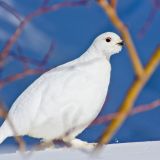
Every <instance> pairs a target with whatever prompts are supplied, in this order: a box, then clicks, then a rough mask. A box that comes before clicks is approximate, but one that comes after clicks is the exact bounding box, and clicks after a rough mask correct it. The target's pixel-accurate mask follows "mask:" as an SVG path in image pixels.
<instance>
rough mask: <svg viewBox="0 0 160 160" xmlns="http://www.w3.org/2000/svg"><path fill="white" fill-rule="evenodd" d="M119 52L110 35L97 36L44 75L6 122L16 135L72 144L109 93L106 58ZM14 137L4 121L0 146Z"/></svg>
mask: <svg viewBox="0 0 160 160" xmlns="http://www.w3.org/2000/svg"><path fill="white" fill-rule="evenodd" d="M121 48H122V40H121V39H120V37H119V36H118V35H116V34H115V33H112V32H107V33H103V34H101V35H100V36H98V37H97V38H96V39H95V40H94V42H93V44H92V45H91V46H90V47H89V49H88V50H87V51H86V52H85V53H84V54H83V55H82V56H80V57H79V58H77V59H75V60H73V61H71V62H68V63H66V64H63V65H60V66H58V67H56V68H53V69H51V70H50V71H48V72H46V73H44V74H43V75H42V76H40V77H39V78H38V79H37V80H36V81H34V82H33V83H32V84H31V85H30V86H29V87H28V88H27V89H26V90H25V91H24V92H23V93H22V94H21V95H20V96H19V97H18V98H17V100H16V101H15V102H14V104H13V105H12V107H11V109H10V111H9V114H8V116H9V119H10V120H11V121H12V123H13V125H14V127H15V129H16V131H17V133H18V135H21V136H23V135H29V136H31V137H36V138H42V139H44V140H46V141H50V140H54V139H62V140H64V141H67V142H71V141H72V142H76V143H77V142H79V141H75V137H76V136H77V135H78V134H79V133H81V132H82V131H83V130H84V129H85V128H86V127H87V126H88V125H89V124H90V123H91V122H92V121H93V120H94V119H95V118H96V116H97V115H98V113H99V112H100V110H101V108H102V106H103V103H104V101H105V97H106V94H107V90H108V85H109V81H110V71H111V66H110V62H109V58H110V56H111V55H112V54H115V53H118V52H119V51H120V50H121ZM10 136H14V134H13V131H12V129H11V128H10V125H9V124H8V122H7V121H5V122H4V123H3V125H2V126H1V128H0V143H2V142H3V141H4V139H6V138H7V137H10Z"/></svg>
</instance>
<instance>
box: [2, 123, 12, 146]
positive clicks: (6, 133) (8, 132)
mask: <svg viewBox="0 0 160 160" xmlns="http://www.w3.org/2000/svg"><path fill="white" fill-rule="evenodd" d="M12 135H13V131H12V129H11V127H10V125H9V124H8V123H7V121H4V123H3V124H2V126H1V127H0V144H1V143H2V142H3V141H4V140H5V139H6V138H7V137H10V136H12Z"/></svg>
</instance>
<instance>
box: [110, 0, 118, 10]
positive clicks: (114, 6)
mask: <svg viewBox="0 0 160 160" xmlns="http://www.w3.org/2000/svg"><path fill="white" fill-rule="evenodd" d="M110 5H111V6H112V8H116V6H117V0H110Z"/></svg>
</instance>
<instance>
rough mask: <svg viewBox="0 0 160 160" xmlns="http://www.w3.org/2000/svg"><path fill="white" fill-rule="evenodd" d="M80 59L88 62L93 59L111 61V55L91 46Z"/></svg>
mask: <svg viewBox="0 0 160 160" xmlns="http://www.w3.org/2000/svg"><path fill="white" fill-rule="evenodd" d="M107 55H108V56H107ZM80 58H82V59H83V60H86V61H87V60H92V59H97V58H98V59H99V58H104V59H107V60H108V61H110V55H109V54H106V53H104V52H102V51H100V50H99V49H98V48H96V46H94V45H91V47H89V48H88V50H87V51H86V52H85V53H84V54H83V55H81V57H80Z"/></svg>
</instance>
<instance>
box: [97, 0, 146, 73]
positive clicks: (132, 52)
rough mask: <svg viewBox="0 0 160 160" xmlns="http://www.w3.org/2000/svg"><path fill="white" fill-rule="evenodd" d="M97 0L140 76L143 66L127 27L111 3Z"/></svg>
mask: <svg viewBox="0 0 160 160" xmlns="http://www.w3.org/2000/svg"><path fill="white" fill-rule="evenodd" d="M97 1H98V4H99V5H100V6H101V7H102V8H103V10H104V12H105V13H106V14H107V15H108V17H109V18H110V20H111V22H112V23H113V25H114V26H115V27H116V28H117V29H118V30H119V31H120V33H121V35H122V37H123V40H124V41H125V44H126V46H127V49H128V53H129V56H130V58H131V61H132V63H133V68H134V70H135V73H136V74H137V76H141V75H142V74H143V66H142V64H141V61H140V59H139V57H138V54H137V51H136V49H135V47H134V44H133V42H132V38H131V36H130V33H129V31H128V29H127V27H126V26H125V25H124V24H123V22H122V21H121V20H120V19H119V17H118V16H117V13H116V11H115V9H114V8H112V7H111V5H110V4H109V3H108V2H106V0H97Z"/></svg>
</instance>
